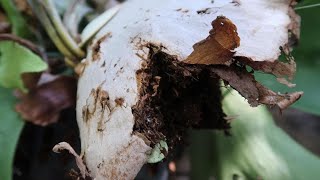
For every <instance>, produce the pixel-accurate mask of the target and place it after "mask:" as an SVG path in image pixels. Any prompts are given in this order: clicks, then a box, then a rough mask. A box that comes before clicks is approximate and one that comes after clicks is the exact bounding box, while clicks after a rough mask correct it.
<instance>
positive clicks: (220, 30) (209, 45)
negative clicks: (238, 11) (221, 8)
mask: <svg viewBox="0 0 320 180" xmlns="http://www.w3.org/2000/svg"><path fill="white" fill-rule="evenodd" d="M212 27H213V29H212V30H211V31H210V32H209V34H210V35H209V36H208V37H207V38H206V39H205V40H202V41H200V42H199V43H196V44H195V45H194V46H193V49H194V51H193V52H192V53H191V54H190V55H189V57H188V58H187V59H186V60H185V61H183V62H185V63H188V64H206V65H213V64H226V63H227V62H228V61H230V60H231V59H232V57H233V55H234V52H232V50H234V49H235V48H237V47H239V46H240V38H239V36H238V33H237V27H236V26H235V25H234V24H233V23H232V22H231V21H230V20H229V19H228V18H226V17H224V16H219V17H217V19H215V20H214V21H213V22H212Z"/></svg>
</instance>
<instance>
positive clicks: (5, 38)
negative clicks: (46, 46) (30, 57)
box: [0, 33, 46, 59]
mask: <svg viewBox="0 0 320 180" xmlns="http://www.w3.org/2000/svg"><path fill="white" fill-rule="evenodd" d="M0 41H14V42H16V43H18V44H20V45H22V46H24V47H26V48H28V49H30V50H31V51H32V52H34V53H35V54H38V55H39V56H40V57H42V59H46V56H45V55H44V53H43V52H42V51H41V50H40V49H39V48H38V47H37V46H36V45H35V44H33V43H32V42H30V41H28V40H25V39H22V38H20V37H18V36H15V35H13V34H6V33H4V34H0Z"/></svg>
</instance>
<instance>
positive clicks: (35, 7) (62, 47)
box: [28, 0, 76, 60]
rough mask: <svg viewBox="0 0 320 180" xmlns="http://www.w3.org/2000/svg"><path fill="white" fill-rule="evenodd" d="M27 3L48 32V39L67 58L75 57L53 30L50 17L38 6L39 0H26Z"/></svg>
mask: <svg viewBox="0 0 320 180" xmlns="http://www.w3.org/2000/svg"><path fill="white" fill-rule="evenodd" d="M28 3H29V4H30V6H31V7H32V9H33V12H34V13H35V14H36V16H37V17H38V19H39V21H40V22H41V24H42V25H43V27H44V28H45V30H46V32H47V33H48V35H49V37H50V39H51V40H52V41H53V43H54V44H55V45H56V47H57V48H58V50H59V51H60V52H61V53H62V54H63V55H64V56H66V57H68V58H69V59H73V60H74V59H76V57H75V56H74V55H73V54H72V53H71V52H70V51H69V49H68V48H67V47H66V46H65V44H64V43H63V41H62V40H61V39H60V37H59V36H58V34H57V32H56V31H55V28H54V26H53V25H52V23H51V21H50V19H49V18H48V16H47V14H46V13H45V10H44V9H43V8H42V7H41V6H40V4H39V2H38V1H37V0H28Z"/></svg>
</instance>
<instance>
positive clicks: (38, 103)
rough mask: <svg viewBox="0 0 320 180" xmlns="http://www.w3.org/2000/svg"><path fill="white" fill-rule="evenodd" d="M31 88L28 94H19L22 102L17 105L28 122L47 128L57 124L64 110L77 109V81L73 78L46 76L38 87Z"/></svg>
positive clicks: (41, 79)
mask: <svg viewBox="0 0 320 180" xmlns="http://www.w3.org/2000/svg"><path fill="white" fill-rule="evenodd" d="M41 81H42V82H41ZM31 84H32V83H31ZM31 86H32V88H31V89H30V90H29V92H28V93H27V94H18V98H20V99H21V102H19V103H18V104H17V105H16V111H17V112H18V113H20V114H21V116H22V118H23V119H25V120H26V121H28V122H31V123H33V124H36V125H40V126H46V125H48V124H51V123H54V122H57V120H58V118H59V114H60V112H61V111H62V110H64V109H67V108H70V107H75V103H76V88H77V81H76V79H75V78H73V77H66V76H60V77H56V78H54V77H52V75H48V74H44V77H42V78H40V81H39V82H38V85H37V86H36V87H35V86H34V85H30V86H29V87H31Z"/></svg>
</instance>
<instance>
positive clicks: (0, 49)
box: [0, 41, 48, 90]
mask: <svg viewBox="0 0 320 180" xmlns="http://www.w3.org/2000/svg"><path fill="white" fill-rule="evenodd" d="M47 68H48V66H47V64H46V63H45V62H44V61H42V59H41V58H40V57H39V56H37V55H36V54H34V53H33V52H32V51H30V50H29V49H27V48H25V47H23V46H21V45H19V44H18V43H15V42H12V41H1V42H0V85H1V86H3V87H7V88H19V89H22V90H25V88H24V86H23V82H22V79H21V74H22V73H26V72H41V71H44V70H46V69H47Z"/></svg>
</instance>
